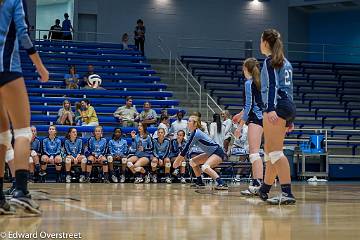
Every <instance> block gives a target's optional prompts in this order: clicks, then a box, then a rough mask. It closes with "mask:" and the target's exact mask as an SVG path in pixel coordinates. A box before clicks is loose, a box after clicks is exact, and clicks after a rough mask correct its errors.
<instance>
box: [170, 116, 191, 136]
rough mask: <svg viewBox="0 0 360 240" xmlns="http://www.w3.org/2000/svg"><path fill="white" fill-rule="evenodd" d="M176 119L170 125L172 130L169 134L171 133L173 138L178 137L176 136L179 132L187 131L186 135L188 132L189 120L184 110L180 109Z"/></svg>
mask: <svg viewBox="0 0 360 240" xmlns="http://www.w3.org/2000/svg"><path fill="white" fill-rule="evenodd" d="M176 117H177V119H176V121H174V122H173V123H172V124H171V127H170V131H169V134H170V135H171V138H172V139H176V136H177V133H178V132H179V131H180V130H182V131H184V132H185V136H186V134H187V132H188V130H187V121H186V120H184V119H183V118H184V112H183V111H179V112H177V114H176Z"/></svg>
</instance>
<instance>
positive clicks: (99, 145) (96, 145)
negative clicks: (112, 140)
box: [86, 137, 107, 157]
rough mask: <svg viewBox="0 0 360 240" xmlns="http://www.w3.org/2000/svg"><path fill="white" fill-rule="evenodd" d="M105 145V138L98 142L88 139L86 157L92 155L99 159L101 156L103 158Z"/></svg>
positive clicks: (93, 138) (94, 139) (92, 138)
mask: <svg viewBox="0 0 360 240" xmlns="http://www.w3.org/2000/svg"><path fill="white" fill-rule="evenodd" d="M106 144H107V141H106V139H105V138H100V139H99V140H98V139H96V138H95V137H91V138H89V141H88V153H87V154H86V155H87V156H89V155H94V156H95V157H99V156H101V155H102V156H105V153H106Z"/></svg>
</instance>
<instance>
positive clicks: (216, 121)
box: [210, 113, 225, 148]
mask: <svg viewBox="0 0 360 240" xmlns="http://www.w3.org/2000/svg"><path fill="white" fill-rule="evenodd" d="M210 137H211V138H212V140H214V141H215V142H216V143H217V144H219V145H220V146H221V147H222V148H224V140H225V125H224V124H223V123H222V122H221V119H220V115H219V114H218V113H215V114H214V115H213V122H212V123H210Z"/></svg>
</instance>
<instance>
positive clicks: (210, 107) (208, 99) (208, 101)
mask: <svg viewBox="0 0 360 240" xmlns="http://www.w3.org/2000/svg"><path fill="white" fill-rule="evenodd" d="M210 104H212V105H210ZM214 107H215V108H216V109H217V110H218V111H219V112H222V111H223V109H222V108H221V107H220V106H219V105H218V104H217V102H216V101H215V100H214V99H213V98H212V97H211V95H210V94H208V93H206V119H207V121H209V110H210V111H211V112H212V113H213V114H214V113H216V112H217V111H216V110H214Z"/></svg>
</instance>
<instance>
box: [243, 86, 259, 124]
mask: <svg viewBox="0 0 360 240" xmlns="http://www.w3.org/2000/svg"><path fill="white" fill-rule="evenodd" d="M262 108H263V103H262V99H261V93H260V91H259V90H258V89H257V88H256V85H255V83H254V82H253V81H252V80H246V82H245V106H244V114H243V116H242V119H243V120H244V121H245V122H246V121H247V120H248V118H249V114H250V113H251V112H253V113H254V114H255V115H256V117H257V118H258V119H262Z"/></svg>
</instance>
